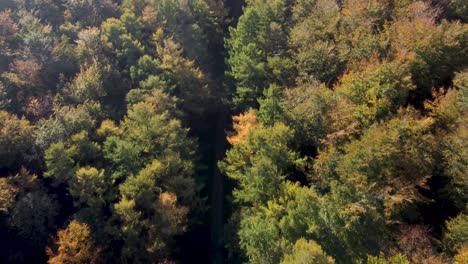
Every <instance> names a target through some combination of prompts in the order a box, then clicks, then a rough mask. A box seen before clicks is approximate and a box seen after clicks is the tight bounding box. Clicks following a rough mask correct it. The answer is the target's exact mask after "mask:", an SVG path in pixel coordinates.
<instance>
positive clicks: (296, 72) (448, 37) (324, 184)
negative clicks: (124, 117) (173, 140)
mask: <svg viewBox="0 0 468 264" xmlns="http://www.w3.org/2000/svg"><path fill="white" fill-rule="evenodd" d="M464 7H466V5H464V4H461V3H460V2H457V1H446V2H438V1H437V2H435V3H432V4H431V3H428V2H422V1H399V0H396V1H386V0H344V1H336V2H335V1H329V0H297V1H264V0H263V1H262V0H250V1H247V5H246V7H245V9H244V13H243V15H242V16H241V17H240V19H239V22H238V24H237V27H235V28H231V29H230V37H229V39H228V40H227V47H228V51H229V58H228V64H229V69H228V74H227V78H230V79H231V80H232V82H233V84H234V85H233V86H232V90H233V101H232V102H233V104H234V107H235V109H237V111H239V112H241V114H239V115H237V116H235V117H234V118H233V121H234V125H233V130H232V132H231V134H230V135H229V137H228V141H229V142H230V143H231V144H232V148H231V149H230V150H228V151H227V154H226V158H225V160H224V161H222V162H220V164H219V165H220V167H221V169H222V171H223V172H224V173H225V174H226V175H227V176H228V177H229V178H231V179H232V180H233V184H234V188H233V193H232V195H233V202H234V207H233V208H234V209H233V213H232V216H231V220H230V222H229V224H228V225H227V234H229V237H227V238H226V239H227V240H228V241H227V245H228V250H229V251H230V253H231V254H230V256H231V259H230V260H231V261H236V262H243V261H248V262H250V263H280V262H281V263H450V262H451V261H452V260H454V261H457V262H458V263H463V262H466V261H468V259H467V258H466V253H464V252H465V250H466V243H467V237H468V235H467V233H466V230H467V226H468V222H467V221H466V213H467V212H466V205H467V203H466V202H467V200H466V199H467V193H468V178H467V177H468V176H467V175H468V167H467V166H468V163H467V161H468V160H467V157H468V153H467V150H468V146H467V143H466V142H467V138H466V135H467V132H468V130H467V127H466V121H467V119H466V118H467V98H466V96H467V91H468V90H467V89H468V87H467V85H466V84H467V83H466V76H467V74H468V72H467V68H466V67H467V66H468V64H467V62H468V50H467V48H468V26H467V24H466V23H465V22H466V17H463V16H464V15H466V14H467V13H466V9H464ZM455 10H458V11H455ZM454 256H455V257H454Z"/></svg>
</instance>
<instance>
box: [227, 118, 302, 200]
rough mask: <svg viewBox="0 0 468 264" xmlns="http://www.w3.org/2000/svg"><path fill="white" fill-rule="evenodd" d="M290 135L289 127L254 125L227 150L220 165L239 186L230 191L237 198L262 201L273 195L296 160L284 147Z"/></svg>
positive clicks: (281, 125)
mask: <svg viewBox="0 0 468 264" xmlns="http://www.w3.org/2000/svg"><path fill="white" fill-rule="evenodd" d="M291 136H292V134H291V130H290V129H289V128H288V127H287V126H285V125H283V124H281V123H277V124H275V125H274V126H272V127H266V128H261V127H258V128H255V129H253V130H251V131H250V133H249V134H248V135H247V139H246V142H245V143H241V144H236V145H234V147H233V148H232V149H231V150H229V151H228V152H227V154H226V159H225V161H223V162H221V163H220V167H221V169H222V170H223V171H224V172H225V173H226V174H227V175H228V176H229V177H230V178H232V179H235V180H236V181H237V182H238V184H239V188H237V189H236V190H234V196H235V198H236V200H237V201H239V202H241V203H248V204H264V203H266V201H267V200H268V198H269V197H276V196H277V194H278V193H277V192H278V188H279V184H280V183H281V182H282V181H283V180H284V179H285V177H286V176H287V173H288V171H289V170H290V169H291V168H293V167H294V165H295V164H296V163H298V162H300V160H299V157H298V154H297V153H295V152H294V151H292V150H291V149H290V148H289V147H288V144H289V142H290V140H291Z"/></svg>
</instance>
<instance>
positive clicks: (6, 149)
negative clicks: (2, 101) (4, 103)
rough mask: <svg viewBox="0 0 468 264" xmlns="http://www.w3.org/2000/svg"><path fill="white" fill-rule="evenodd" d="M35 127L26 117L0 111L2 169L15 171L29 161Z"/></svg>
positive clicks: (0, 164)
mask: <svg viewBox="0 0 468 264" xmlns="http://www.w3.org/2000/svg"><path fill="white" fill-rule="evenodd" d="M33 129H34V127H33V126H32V125H31V124H30V123H29V121H28V120H26V119H25V118H21V119H20V118H18V117H16V116H15V115H12V114H10V113H8V112H5V111H0V169H7V170H12V171H13V170H15V169H18V168H19V166H21V164H22V163H23V162H28V159H29V158H30V156H31V155H32V147H33V142H32V138H31V134H32V133H33ZM28 156H29V157H28Z"/></svg>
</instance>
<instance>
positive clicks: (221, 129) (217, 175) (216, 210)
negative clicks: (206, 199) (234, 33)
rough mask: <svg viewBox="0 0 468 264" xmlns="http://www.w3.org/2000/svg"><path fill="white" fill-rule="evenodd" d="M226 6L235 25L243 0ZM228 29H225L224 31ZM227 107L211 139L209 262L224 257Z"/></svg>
mask: <svg viewBox="0 0 468 264" xmlns="http://www.w3.org/2000/svg"><path fill="white" fill-rule="evenodd" d="M225 3H226V6H227V7H228V8H229V17H230V18H232V21H231V26H235V24H236V23H237V20H238V19H239V17H240V16H241V15H242V8H243V6H244V4H245V0H231V1H229V0H228V1H226V2H225ZM227 32H228V30H226V33H227ZM229 112H230V111H229V109H228V107H227V106H226V105H225V104H220V106H219V108H218V112H217V115H216V126H215V130H216V131H215V137H214V139H213V144H214V147H213V149H214V155H213V159H214V160H213V163H212V164H213V166H212V171H211V208H210V209H211V219H210V233H211V234H210V240H211V245H210V257H211V263H213V264H221V263H223V260H224V257H225V256H223V252H224V239H223V233H224V219H225V216H224V215H223V212H224V203H225V195H226V194H225V189H224V188H225V183H224V175H223V174H222V173H221V172H220V171H219V168H218V165H217V164H218V161H220V160H222V159H223V158H224V155H225V152H226V148H227V141H226V133H225V130H226V127H227V126H228V122H229V121H230V120H229Z"/></svg>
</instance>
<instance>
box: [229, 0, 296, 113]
mask: <svg viewBox="0 0 468 264" xmlns="http://www.w3.org/2000/svg"><path fill="white" fill-rule="evenodd" d="M288 8H289V7H288V6H287V5H286V3H285V2H282V1H266V2H265V1H250V2H249V3H248V5H247V7H246V8H245V9H244V13H243V15H242V16H241V17H240V18H239V22H238V23H237V26H236V28H230V30H229V31H230V38H229V39H228V40H227V43H226V45H227V48H228V52H229V58H228V64H229V67H230V69H229V71H228V72H227V74H228V75H229V76H230V77H232V78H233V79H234V81H235V85H236V87H235V93H234V96H235V97H234V99H233V100H234V104H236V106H237V107H238V108H239V109H244V110H245V109H247V108H248V107H251V106H255V105H256V101H255V98H259V97H260V96H261V95H262V93H263V90H264V89H266V88H268V86H269V84H271V83H272V81H274V80H275V79H276V78H275V77H276V76H275V71H271V70H270V69H269V67H268V63H270V65H271V64H278V63H279V61H280V60H283V58H284V54H285V52H286V50H287V31H288V29H287V23H288V17H287V13H288ZM275 57H279V58H281V59H279V60H278V59H273V58H275ZM273 60H275V63H273ZM284 63H286V65H290V62H289V61H288V60H287V59H285V58H284ZM286 65H285V67H284V66H280V67H279V69H281V68H286V69H288V71H290V70H289V69H290V68H291V66H286ZM275 68H278V66H275V67H272V69H273V70H274V69H275ZM278 74H279V75H280V76H281V75H282V72H281V70H280V72H278ZM278 79H279V80H281V79H282V78H281V77H278ZM278 84H281V83H278Z"/></svg>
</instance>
